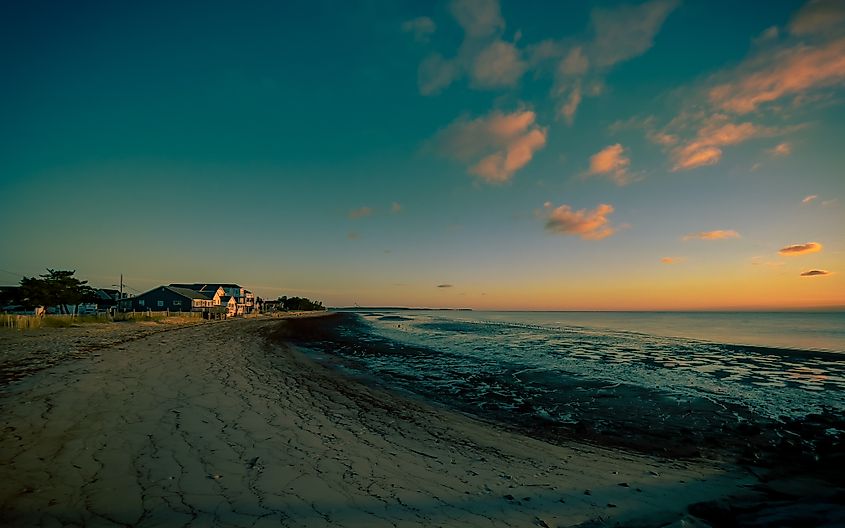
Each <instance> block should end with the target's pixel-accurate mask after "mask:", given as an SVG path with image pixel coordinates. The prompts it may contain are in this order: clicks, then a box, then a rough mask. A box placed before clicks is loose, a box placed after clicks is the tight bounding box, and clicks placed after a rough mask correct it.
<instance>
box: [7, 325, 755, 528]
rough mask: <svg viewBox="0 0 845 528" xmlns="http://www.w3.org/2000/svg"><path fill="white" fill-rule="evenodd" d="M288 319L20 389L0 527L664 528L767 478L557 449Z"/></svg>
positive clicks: (121, 353) (124, 351)
mask: <svg viewBox="0 0 845 528" xmlns="http://www.w3.org/2000/svg"><path fill="white" fill-rule="evenodd" d="M278 324H279V322H278V320H275V319H246V320H243V319H241V320H232V321H224V322H216V323H209V324H202V325H197V326H190V327H183V328H179V329H178V330H174V331H168V332H161V333H154V334H151V335H146V336H139V337H137V338H135V339H134V340H130V341H125V342H119V343H115V344H112V345H109V344H108V343H106V344H104V345H103V347H102V348H100V349H99V350H98V351H97V353H96V354H97V355H94V354H93V353H92V354H91V355H89V356H87V357H83V358H81V359H74V360H72V361H67V362H64V363H61V364H59V365H56V366H52V367H50V368H48V369H46V370H42V371H40V372H37V373H35V374H32V375H29V376H27V377H25V378H24V379H23V380H20V381H16V382H14V383H11V384H9V385H7V386H6V387H5V388H4V389H3V398H2V400H1V401H0V412H1V413H2V419H3V435H2V440H0V507H2V513H0V523H2V524H4V525H10V526H61V525H77V526H120V525H122V526H182V525H191V526H309V527H310V526H419V525H427V526H551V527H554V526H571V525H578V524H580V523H589V522H590V521H592V522H593V523H594V524H593V525H598V524H595V523H597V522H599V520H600V519H601V520H604V521H606V522H608V523H611V524H612V523H615V522H617V521H624V522H626V523H630V524H632V525H637V524H639V525H643V526H654V525H661V524H673V523H681V522H682V519H683V518H684V517H685V515H686V514H685V510H686V507H687V505H689V504H691V503H693V502H699V501H704V500H710V499H715V498H719V497H723V496H726V495H728V494H732V493H736V492H739V491H741V490H742V487H743V485H746V484H748V483H750V482H752V478H751V477H750V476H749V475H747V474H743V473H740V472H738V471H737V470H735V469H731V468H729V467H724V466H718V465H715V464H713V465H711V464H707V463H697V462H696V463H694V462H677V461H666V460H659V459H655V458H650V457H645V456H641V455H635V454H630V453H625V452H621V451H613V450H607V449H603V448H599V447H593V446H587V445H568V446H566V447H560V446H553V445H550V444H547V443H544V442H540V441H537V440H533V439H530V438H527V437H524V436H521V435H518V434H515V433H512V432H508V431H505V430H502V429H500V428H498V427H496V426H494V425H491V424H487V423H483V422H480V421H477V420H475V419H473V418H470V417H466V416H463V415H459V414H455V413H452V412H449V411H446V410H443V409H438V408H434V407H430V406H427V405H425V404H424V403H420V402H417V401H412V400H408V399H405V398H402V397H399V396H396V395H392V394H388V393H385V392H382V391H379V390H376V389H373V388H369V387H367V386H365V385H363V384H361V383H358V382H356V381H354V380H349V379H346V378H344V377H342V376H340V375H338V374H337V373H335V372H333V371H330V370H327V369H326V368H324V367H322V366H320V365H317V364H315V363H313V362H312V361H310V360H309V359H307V358H306V357H305V356H303V355H302V354H300V353H299V352H298V351H297V350H295V349H293V348H292V347H290V346H286V345H284V344H274V343H272V342H270V341H269V340H268V339H266V335H267V334H268V332H269V331H271V330H272V328H273V327H274V326H275V325H278ZM56 335H57V336H59V335H60V333H59V332H57V334H56ZM3 346H4V347H7V348H8V347H13V346H14V342H13V341H4V345H3ZM67 346H70V345H69V344H68V345H67ZM686 520H687V521H691V522H693V523H695V520H694V519H690V518H689V517H687V519H686ZM676 525H678V526H680V524H676ZM687 525H689V524H687Z"/></svg>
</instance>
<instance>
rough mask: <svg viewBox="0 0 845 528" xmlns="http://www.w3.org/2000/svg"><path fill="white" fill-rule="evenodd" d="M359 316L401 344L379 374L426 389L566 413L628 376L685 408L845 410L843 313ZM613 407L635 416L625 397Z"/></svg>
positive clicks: (558, 417) (469, 400) (583, 407)
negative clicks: (703, 404)
mask: <svg viewBox="0 0 845 528" xmlns="http://www.w3.org/2000/svg"><path fill="white" fill-rule="evenodd" d="M358 316H359V317H360V318H361V320H362V322H363V325H364V329H365V332H366V333H367V334H369V335H371V336H372V337H373V338H374V339H380V340H384V341H386V342H390V343H394V344H395V345H396V347H394V346H393V345H390V347H389V348H390V349H391V350H392V349H393V348H397V350H399V351H397V352H395V353H367V354H362V355H359V357H357V361H358V363H359V364H361V365H362V366H363V367H364V368H366V369H367V370H368V371H369V372H371V373H372V374H374V375H376V376H379V377H381V378H383V379H386V380H393V381H394V382H397V383H398V384H399V385H402V386H403V387H405V388H408V389H409V390H413V391H417V392H421V393H424V394H428V395H432V394H435V395H440V396H441V397H443V398H452V399H459V400H461V401H462V402H464V403H465V404H469V405H477V406H479V407H482V406H490V405H494V406H496V407H499V408H504V409H506V410H507V409H510V410H512V411H513V410H520V409H522V411H524V412H529V411H530V412H531V413H534V414H536V415H538V416H541V417H543V418H547V419H549V420H552V421H554V422H559V423H566V422H567V421H575V420H577V419H579V417H583V416H584V415H585V413H586V412H587V411H588V410H589V409H588V407H589V406H590V405H594V406H595V405H599V404H601V405H605V404H604V403H601V402H599V403H596V401H597V400H596V394H600V393H601V390H602V389H607V388H614V387H619V386H624V387H627V388H629V389H630V390H629V391H628V392H627V393H626V394H628V397H629V398H630V397H638V398H645V399H650V398H656V397H660V398H662V399H663V400H666V399H667V398H668V401H671V402H677V405H678V406H682V405H685V404H688V402H691V401H706V402H710V403H712V404H713V405H714V406H718V407H720V408H724V409H744V410H747V411H748V412H750V413H754V414H755V415H759V416H762V417H767V418H772V419H778V418H782V417H785V416H786V417H802V416H806V415H807V414H811V413H818V412H822V411H824V410H833V411H834V412H837V413H842V412H843V411H845V313H842V312H837V313H833V312H812V313H791V312H790V313H749V312H737V313H713V312H706V313H705V312H698V313H677V312H666V313H642V312H475V311H405V310H398V311H392V312H391V311H386V310H385V311H362V312H358ZM364 339H366V338H364ZM403 347H404V348H403ZM382 349H383V348H382ZM353 355H354V354H353ZM582 393H583V394H584V398H582V399H579V395H580V394H582ZM588 398H589V399H588ZM582 400H583V401H582ZM491 402H492V403H491ZM528 403H530V405H527V404H528ZM671 405H675V403H672V404H671ZM671 405H670V407H671ZM663 406H664V408H665V407H667V405H666V404H665V402H664V404H663ZM612 412H613V413H615V414H617V415H619V414H624V413H625V407H624V405H623V404H619V407H618V408H614V409H612ZM620 418H621V416H620Z"/></svg>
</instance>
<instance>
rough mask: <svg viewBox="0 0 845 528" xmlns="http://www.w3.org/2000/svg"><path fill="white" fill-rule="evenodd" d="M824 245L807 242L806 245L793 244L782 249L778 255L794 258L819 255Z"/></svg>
mask: <svg viewBox="0 0 845 528" xmlns="http://www.w3.org/2000/svg"><path fill="white" fill-rule="evenodd" d="M822 247H823V246H822V245H821V244H819V243H818V242H807V243H805V244H793V245H791V246H786V247H783V248H780V250H779V251H778V253H780V254H781V255H783V256H786V257H794V256H798V255H806V254H808V253H818V252H819V251H821V250H822Z"/></svg>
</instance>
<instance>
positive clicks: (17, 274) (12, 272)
mask: <svg viewBox="0 0 845 528" xmlns="http://www.w3.org/2000/svg"><path fill="white" fill-rule="evenodd" d="M0 271H2V272H3V273H8V274H9V275H14V276H16V277H20V278H24V275H22V274H20V273H17V272H14V271H9V270H4V269H0Z"/></svg>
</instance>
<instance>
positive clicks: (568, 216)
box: [543, 202, 616, 240]
mask: <svg viewBox="0 0 845 528" xmlns="http://www.w3.org/2000/svg"><path fill="white" fill-rule="evenodd" d="M543 207H544V209H545V210H546V212H547V213H546V229H548V230H549V231H552V232H554V233H559V234H563V235H577V236H580V237H581V238H583V239H584V240H601V239H603V238H607V237H609V236H611V235H613V234H614V233H615V232H616V228H615V227H613V226H612V225H611V224H610V220H609V219H608V218H607V217H608V215H610V214H611V213H613V206H612V205H609V204H599V205H598V206H596V208H595V209H593V210H592V211H589V210H587V209H579V210H577V211H573V210H572V208H571V207H570V206H568V205H561V206H559V207H556V208H552V204H551V203H550V202H546V203H545V204H544V205H543Z"/></svg>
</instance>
